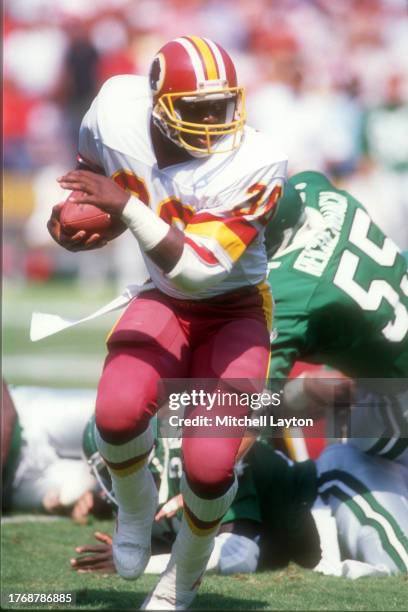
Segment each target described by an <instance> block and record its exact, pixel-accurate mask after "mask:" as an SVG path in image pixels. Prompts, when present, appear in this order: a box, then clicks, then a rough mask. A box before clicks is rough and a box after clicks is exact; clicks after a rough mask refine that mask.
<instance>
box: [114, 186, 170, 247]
mask: <svg viewBox="0 0 408 612" xmlns="http://www.w3.org/2000/svg"><path fill="white" fill-rule="evenodd" d="M122 220H123V221H124V222H125V223H126V225H127V226H128V228H129V229H130V231H131V232H132V234H133V235H134V236H135V238H137V240H138V242H139V245H140V248H141V249H142V250H143V251H151V250H152V249H154V247H155V246H157V245H158V244H159V242H161V241H162V240H163V238H164V237H165V236H166V235H167V233H168V231H169V229H170V226H169V225H168V223H166V222H165V221H163V219H160V217H158V216H157V215H156V214H155V213H154V212H153V211H152V210H151V209H150V208H149V207H148V206H146V205H145V204H143V202H141V201H140V200H139V198H137V197H136V196H131V197H130V198H129V200H128V202H127V204H126V206H125V208H124V209H123V212H122Z"/></svg>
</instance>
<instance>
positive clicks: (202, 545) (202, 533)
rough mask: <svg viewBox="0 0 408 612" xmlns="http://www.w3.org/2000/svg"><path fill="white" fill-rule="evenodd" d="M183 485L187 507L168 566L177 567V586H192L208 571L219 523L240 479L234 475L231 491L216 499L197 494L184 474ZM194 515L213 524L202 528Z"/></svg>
mask: <svg viewBox="0 0 408 612" xmlns="http://www.w3.org/2000/svg"><path fill="white" fill-rule="evenodd" d="M180 488H181V491H182V493H183V499H184V504H185V508H184V512H183V520H182V523H181V527H180V530H179V532H178V534H177V538H176V541H175V543H174V545H173V549H172V554H171V558H170V562H169V569H170V567H171V566H173V565H174V566H176V567H177V588H180V589H182V590H190V589H192V588H194V587H195V586H198V584H196V583H197V582H198V581H199V580H200V578H201V576H202V574H203V573H204V571H205V568H206V566H207V563H208V560H209V558H210V556H211V552H212V549H213V547H214V539H215V536H216V534H217V530H218V526H219V523H220V521H221V519H222V517H223V516H224V514H225V513H226V511H227V510H228V508H229V507H230V505H231V503H232V501H233V499H234V497H235V494H236V492H237V481H236V479H235V481H234V482H233V484H232V485H231V487H230V488H229V489H228V491H226V493H224V494H223V495H221V496H220V497H217V498H216V499H203V498H200V497H198V495H196V494H195V493H193V491H192V490H191V489H190V487H189V485H188V483H187V480H186V478H185V476H184V477H183V479H182V482H181V487H180ZM192 515H193V516H192ZM194 518H196V519H198V520H199V521H205V522H206V523H209V524H212V527H209V528H201V527H199V526H198V525H197V524H196V523H195V522H194Z"/></svg>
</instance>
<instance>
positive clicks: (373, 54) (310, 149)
mask: <svg viewBox="0 0 408 612" xmlns="http://www.w3.org/2000/svg"><path fill="white" fill-rule="evenodd" d="M407 7H408V4H407V1H406V0H188V1H186V0H93V1H92V2H84V1H83V0H58V1H55V0H6V2H5V8H4V119H3V126H4V215H5V219H4V221H5V222H4V256H3V268H4V269H3V274H4V275H5V277H6V279H10V280H11V279H12V280H16V281H19V282H25V281H26V280H31V281H38V282H44V281H47V280H49V279H52V278H61V277H73V278H79V280H80V281H81V282H84V283H86V284H88V283H89V282H90V281H91V280H92V281H94V282H104V281H105V280H106V278H112V279H115V280H117V282H118V283H122V282H126V281H127V280H128V279H127V275H128V272H129V261H128V260H129V246H127V247H126V246H125V245H126V241H128V238H127V237H126V234H125V235H124V236H123V237H121V238H119V239H118V240H116V241H114V242H113V243H111V245H109V246H108V247H107V248H106V249H104V250H102V251H95V252H94V253H87V254H81V255H75V254H70V253H68V252H65V251H64V250H63V249H61V248H59V247H57V246H56V245H54V244H53V243H52V241H51V238H50V237H49V236H48V233H47V230H46V220H47V218H48V217H49V214H50V209H51V207H52V205H53V204H55V203H57V202H59V201H61V200H62V199H65V196H63V194H62V193H61V191H60V190H59V188H58V186H57V184H56V181H55V179H56V177H57V176H60V175H61V173H63V172H64V171H65V170H67V169H69V168H71V167H73V165H74V164H75V156H76V139H77V133H78V128H79V124H80V121H81V118H82V116H83V114H84V113H85V111H86V110H87V108H88V106H89V105H90V102H91V101H92V99H93V97H94V96H95V94H96V93H97V91H98V89H99V87H100V85H101V84H102V83H103V81H105V80H106V79H107V78H109V77H111V76H113V75H116V74H122V73H139V74H147V71H148V68H149V64H150V61H151V59H152V57H153V56H154V54H155V53H156V51H157V50H158V49H159V48H160V47H161V45H162V44H164V43H165V42H166V41H167V40H169V39H171V38H174V37H176V36H180V35H183V34H197V35H203V36H208V37H210V38H213V39H214V40H216V41H217V42H219V43H220V44H221V45H223V46H224V47H225V48H226V49H227V50H228V51H229V52H230V54H231V55H232V57H233V59H234V61H235V63H236V66H237V69H238V76H239V80H240V82H241V84H243V85H245V86H246V89H247V108H248V114H249V121H248V122H249V124H250V125H252V126H254V127H256V128H259V129H261V130H263V131H265V132H268V133H269V134H270V135H271V137H272V138H274V139H275V141H276V142H277V143H278V145H279V146H280V147H281V149H282V150H284V151H285V152H286V153H287V154H288V156H289V172H290V174H292V173H294V172H296V171H300V170H306V169H315V170H321V171H323V172H325V173H327V174H328V175H329V176H330V177H331V178H332V179H333V180H334V181H335V182H336V184H338V185H341V186H343V187H344V188H346V189H349V190H350V191H351V192H352V193H353V194H354V195H355V196H356V197H357V198H359V199H360V201H362V202H363V203H364V204H365V205H366V207H367V208H368V209H369V210H370V211H371V214H372V216H373V217H374V219H375V220H376V221H377V222H378V223H379V224H380V226H382V227H383V228H384V230H385V231H386V232H387V233H388V234H389V235H390V236H391V237H392V238H393V239H394V240H395V241H396V242H397V244H398V245H399V246H400V248H401V249H404V250H407V249H408V223H407V221H408V12H407V11H408V9H407ZM132 240H133V239H132ZM121 245H123V246H121Z"/></svg>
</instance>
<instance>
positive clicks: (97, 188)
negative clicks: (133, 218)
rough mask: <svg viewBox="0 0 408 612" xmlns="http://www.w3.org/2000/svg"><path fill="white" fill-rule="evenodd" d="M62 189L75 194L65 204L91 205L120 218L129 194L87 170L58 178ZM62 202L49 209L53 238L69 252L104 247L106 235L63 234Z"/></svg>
mask: <svg viewBox="0 0 408 612" xmlns="http://www.w3.org/2000/svg"><path fill="white" fill-rule="evenodd" d="M57 180H58V182H59V184H60V185H61V187H62V188H63V189H69V190H72V191H73V192H74V193H71V195H70V196H69V197H68V200H67V201H68V202H71V203H74V204H93V205H96V206H97V207H98V208H99V209H101V210H103V211H105V212H106V213H110V214H112V213H114V214H116V215H117V216H118V217H119V216H120V214H121V212H122V210H123V208H124V207H125V205H126V202H127V201H128V199H129V193H128V192H127V191H125V190H124V189H122V188H121V187H119V185H117V184H116V183H115V182H114V181H112V179H110V178H108V177H106V176H101V175H100V174H95V173H94V172H90V171H87V170H72V171H71V172H68V173H67V174H65V175H64V176H61V177H60V178H59V179H57ZM63 206H64V203H60V204H57V205H56V206H54V208H53V209H52V213H51V217H50V219H49V221H48V223H47V227H48V231H49V232H50V234H51V236H52V238H53V239H54V240H55V241H56V242H57V243H58V244H60V245H61V246H62V247H64V248H65V249H67V250H68V251H73V252H76V251H87V250H92V249H98V248H101V247H104V246H105V245H106V244H107V239H106V236H105V235H102V234H100V233H97V232H92V233H90V232H87V231H85V230H79V231H77V232H75V233H72V232H71V233H67V231H65V232H64V229H63V225H62V223H61V218H60V216H61V211H62V208H63Z"/></svg>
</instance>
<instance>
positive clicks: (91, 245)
mask: <svg viewBox="0 0 408 612" xmlns="http://www.w3.org/2000/svg"><path fill="white" fill-rule="evenodd" d="M63 206H64V202H61V203H60V204H56V205H55V206H54V207H53V209H52V213H51V217H50V219H49V221H48V223H47V228H48V231H49V232H50V234H51V236H52V238H54V240H55V242H58V244H60V245H61V246H62V247H64V249H67V250H68V251H73V252H76V251H90V250H92V249H100V248H101V247H104V246H105V245H106V244H107V241H106V240H105V239H103V238H102V237H101V236H100V234H91V235H90V236H89V235H88V232H86V231H84V230H81V231H79V232H76V233H75V234H66V233H65V232H64V231H63V229H62V226H61V221H60V215H61V210H62V207H63Z"/></svg>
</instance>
